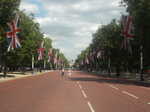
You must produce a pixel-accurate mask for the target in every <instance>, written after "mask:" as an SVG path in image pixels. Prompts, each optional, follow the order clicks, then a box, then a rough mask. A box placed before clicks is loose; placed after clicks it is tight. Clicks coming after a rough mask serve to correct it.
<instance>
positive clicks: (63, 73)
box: [61, 68, 65, 77]
mask: <svg viewBox="0 0 150 112" xmlns="http://www.w3.org/2000/svg"><path fill="white" fill-rule="evenodd" d="M64 75H65V70H64V68H63V69H62V70H61V76H62V77H64Z"/></svg>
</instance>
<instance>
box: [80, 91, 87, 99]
mask: <svg viewBox="0 0 150 112" xmlns="http://www.w3.org/2000/svg"><path fill="white" fill-rule="evenodd" d="M81 92H82V94H83V96H84V98H87V95H86V94H85V92H84V91H83V90H81Z"/></svg>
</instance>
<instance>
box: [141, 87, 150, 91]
mask: <svg viewBox="0 0 150 112" xmlns="http://www.w3.org/2000/svg"><path fill="white" fill-rule="evenodd" d="M140 88H142V89H147V90H150V88H147V87H140Z"/></svg>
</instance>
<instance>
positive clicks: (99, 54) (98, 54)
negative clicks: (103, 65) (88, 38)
mask: <svg viewBox="0 0 150 112" xmlns="http://www.w3.org/2000/svg"><path fill="white" fill-rule="evenodd" d="M101 56H102V53H101V51H98V52H97V59H98V58H99V57H100V58H101Z"/></svg>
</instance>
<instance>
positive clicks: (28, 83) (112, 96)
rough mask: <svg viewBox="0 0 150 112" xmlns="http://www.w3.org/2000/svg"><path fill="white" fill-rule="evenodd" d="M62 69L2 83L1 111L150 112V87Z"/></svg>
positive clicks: (0, 84)
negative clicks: (62, 73)
mask: <svg viewBox="0 0 150 112" xmlns="http://www.w3.org/2000/svg"><path fill="white" fill-rule="evenodd" d="M112 80H113V79H105V78H102V77H96V76H92V75H90V74H87V73H83V72H72V75H71V76H70V77H69V78H64V79H62V78H61V76H60V73H59V72H56V71H55V72H49V73H45V74H44V75H40V76H34V77H28V78H23V79H18V80H13V81H8V82H4V83H0V112H150V88H147V87H141V86H137V85H131V84H127V83H118V82H114V81H112Z"/></svg>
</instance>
